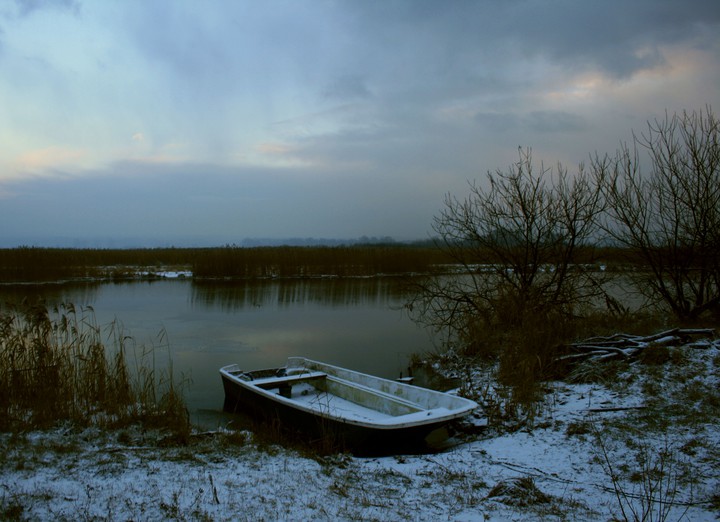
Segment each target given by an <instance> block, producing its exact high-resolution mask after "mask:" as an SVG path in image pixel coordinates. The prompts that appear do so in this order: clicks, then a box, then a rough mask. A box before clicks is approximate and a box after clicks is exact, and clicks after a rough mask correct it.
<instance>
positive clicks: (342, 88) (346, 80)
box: [322, 75, 372, 100]
mask: <svg viewBox="0 0 720 522" xmlns="http://www.w3.org/2000/svg"><path fill="white" fill-rule="evenodd" d="M322 94H323V97H324V98H326V99H329V100H353V99H367V98H370V97H372V93H371V92H370V89H368V87H367V85H366V84H365V80H363V79H362V78H361V77H360V76H356V75H345V76H340V77H339V78H336V79H335V80H334V81H333V82H331V83H330V84H329V85H328V86H327V87H326V88H325V90H324V91H323V93H322Z"/></svg>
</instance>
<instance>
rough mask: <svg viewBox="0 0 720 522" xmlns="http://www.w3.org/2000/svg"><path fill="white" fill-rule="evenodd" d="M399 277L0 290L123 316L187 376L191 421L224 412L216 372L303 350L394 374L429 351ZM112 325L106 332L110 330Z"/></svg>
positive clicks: (136, 335)
mask: <svg viewBox="0 0 720 522" xmlns="http://www.w3.org/2000/svg"><path fill="white" fill-rule="evenodd" d="M400 288H401V287H400V283H399V282H398V281H396V280H393V279H384V278H380V279H352V280H347V279H327V280H301V281H277V280H275V281H263V282H252V283H245V282H243V283H222V284H204V283H193V282H192V281H190V280H160V281H153V282H130V283H119V284H113V283H103V284H63V285H22V286H6V287H0V300H2V301H8V300H17V299H22V298H23V297H28V298H30V299H34V298H36V297H42V298H44V299H45V300H46V302H47V303H48V304H49V305H53V304H55V303H61V302H71V303H74V304H75V305H76V306H81V305H82V306H91V307H92V309H93V310H94V315H95V319H96V321H97V323H98V324H99V325H100V326H101V327H103V326H104V325H109V324H110V323H112V322H113V321H116V322H117V323H118V324H119V325H121V326H122V328H123V330H124V332H125V333H126V334H128V335H131V336H132V337H133V339H134V340H135V342H136V343H137V344H139V345H144V346H152V347H154V352H155V360H156V363H155V364H156V365H157V367H160V368H162V367H167V363H168V361H172V366H173V373H174V375H175V376H176V380H177V378H179V377H181V376H182V377H185V378H187V379H188V380H189V381H190V382H189V384H187V385H186V386H185V396H186V400H187V402H188V406H189V408H190V410H191V414H192V415H193V420H194V421H195V422H198V420H199V419H200V418H201V417H203V416H207V415H208V414H209V413H211V412H217V411H219V410H220V409H221V408H222V402H223V391H222V384H221V382H220V377H219V374H218V369H219V368H220V367H221V366H223V365H226V364H230V363H238V364H239V365H241V366H242V367H244V368H248V369H255V368H266V367H276V366H281V365H283V364H284V362H285V360H286V359H287V357H288V356H293V355H299V356H305V357H308V358H314V359H319V360H322V361H326V362H329V363H331V364H337V365H340V366H346V367H349V368H352V369H355V370H358V371H361V372H365V373H370V374H374V375H379V376H382V377H387V378H395V377H397V376H398V375H399V374H400V372H401V371H403V372H404V371H406V369H407V366H408V362H409V357H410V355H411V354H413V353H423V352H427V351H429V350H432V347H433V345H432V340H431V338H430V337H429V335H428V333H427V332H426V331H425V330H424V329H422V328H420V327H418V326H417V325H415V323H413V322H412V321H411V320H410V319H409V318H408V317H407V314H406V313H405V312H402V311H401V306H402V303H403V299H404V298H403V294H402V292H401V289H400ZM108 331H109V329H108Z"/></svg>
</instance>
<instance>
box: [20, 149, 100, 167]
mask: <svg viewBox="0 0 720 522" xmlns="http://www.w3.org/2000/svg"><path fill="white" fill-rule="evenodd" d="M87 158H88V153H87V151H86V150H83V149H67V148H63V147H56V146H52V147H46V148H43V149H35V150H31V151H27V152H24V153H23V154H20V155H19V156H17V157H16V158H15V160H14V162H13V163H14V165H15V169H16V170H17V171H19V172H32V173H37V172H40V171H43V170H46V169H51V170H55V171H59V170H62V169H63V168H67V167H68V166H71V165H72V166H75V165H77V164H81V163H82V162H83V161H84V160H86V159H87Z"/></svg>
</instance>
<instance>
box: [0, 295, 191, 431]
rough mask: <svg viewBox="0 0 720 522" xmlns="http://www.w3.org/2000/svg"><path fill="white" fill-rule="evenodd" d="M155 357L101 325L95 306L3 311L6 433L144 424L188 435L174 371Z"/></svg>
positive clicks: (0, 393)
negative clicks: (67, 424)
mask: <svg viewBox="0 0 720 522" xmlns="http://www.w3.org/2000/svg"><path fill="white" fill-rule="evenodd" d="M104 338H105V340H104ZM155 355H156V354H155V353H154V349H153V348H150V349H148V348H146V347H144V346H141V347H138V346H137V345H135V343H134V341H133V339H132V338H131V337H130V336H127V335H124V334H123V332H122V330H121V328H119V327H118V326H117V325H116V324H111V325H108V326H107V327H105V328H101V327H99V326H98V325H97V324H96V322H95V318H94V313H93V311H92V308H89V307H87V308H76V307H75V306H74V305H73V304H64V305H61V306H59V307H56V308H53V309H52V310H51V309H48V308H47V307H46V306H45V305H44V304H27V303H23V304H20V305H7V306H5V307H4V308H2V309H0V430H3V431H20V430H25V429H33V428H44V427H48V426H52V425H54V424H57V423H60V422H67V421H69V422H71V423H73V424H76V425H82V426H87V425H99V426H103V427H120V426H123V425H128V424H131V423H138V422H139V423H142V424H145V425H151V426H153V427H157V428H167V429H169V430H171V431H172V432H173V433H174V434H175V435H177V436H181V437H182V436H187V435H188V434H189V429H190V424H189V415H188V412H187V409H186V407H185V403H184V400H183V398H182V393H181V390H180V387H179V386H178V385H177V384H176V383H175V382H174V380H173V376H172V366H171V365H170V369H169V370H166V371H159V370H157V369H156V366H155ZM129 358H130V361H129V360H128V359H129ZM129 362H132V363H134V364H132V365H129V364H128V363H129Z"/></svg>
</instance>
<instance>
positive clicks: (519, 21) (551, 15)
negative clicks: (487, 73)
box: [348, 0, 720, 78]
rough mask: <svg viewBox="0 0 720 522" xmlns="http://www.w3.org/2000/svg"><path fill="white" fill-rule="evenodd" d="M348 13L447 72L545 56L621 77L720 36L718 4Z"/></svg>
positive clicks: (481, 6)
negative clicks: (666, 49)
mask: <svg viewBox="0 0 720 522" xmlns="http://www.w3.org/2000/svg"><path fill="white" fill-rule="evenodd" d="M348 9H353V10H355V11H356V14H357V16H358V21H357V22H356V24H357V25H358V30H359V31H367V32H368V33H370V34H372V36H373V37H377V38H378V41H380V42H383V44H385V43H387V44H390V45H389V46H388V47H387V48H388V49H392V48H393V47H395V48H397V47H400V48H402V47H405V46H407V47H412V48H413V49H416V50H417V52H418V56H421V57H424V58H425V59H429V60H433V59H438V58H445V62H444V63H445V70H446V71H449V70H453V69H455V68H459V69H463V68H465V69H468V68H472V67H473V62H474V61H475V62H476V63H478V62H482V61H484V60H493V59H497V60H503V59H508V58H509V57H513V56H514V57H515V58H516V59H517V58H522V57H523V56H525V57H531V56H537V55H541V56H542V55H544V56H547V57H548V58H549V59H550V60H552V61H553V62H557V63H561V64H562V63H564V64H565V65H566V66H568V67H573V68H594V67H600V68H602V69H603V70H604V71H605V72H606V73H607V74H609V75H611V76H614V77H618V78H622V77H627V76H630V75H632V74H633V73H635V72H637V71H639V70H643V69H647V68H653V67H656V66H657V65H660V64H662V63H663V57H662V54H661V47H662V46H663V45H666V44H674V43H678V42H693V43H694V45H702V44H703V39H705V38H713V39H715V38H716V36H713V32H717V31H718V30H720V2H717V1H715V0H688V1H687V2H677V1H675V0H636V1H633V2H627V1H626V0H607V1H603V2H578V1H576V0H560V1H556V2H552V3H548V2H545V1H542V0H529V1H525V2H493V1H490V2H473V1H467V2H466V1H456V2H435V1H427V2H426V1H420V2H418V1H415V0H406V1H402V0H400V1H396V2H354V3H352V4H351V5H349V6H348ZM707 28H709V29H710V30H704V29H707ZM393 38H394V42H392V43H391V41H392V40H393ZM390 52H391V53H392V51H390ZM399 72H401V70H400V71H399Z"/></svg>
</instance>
